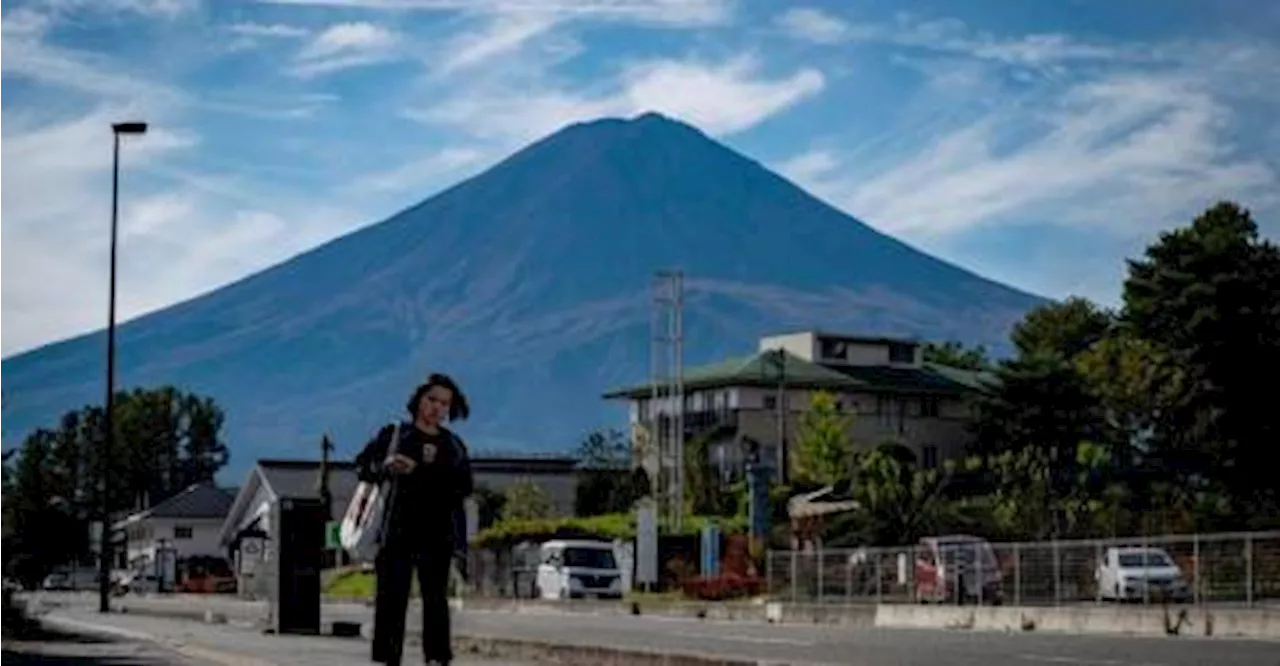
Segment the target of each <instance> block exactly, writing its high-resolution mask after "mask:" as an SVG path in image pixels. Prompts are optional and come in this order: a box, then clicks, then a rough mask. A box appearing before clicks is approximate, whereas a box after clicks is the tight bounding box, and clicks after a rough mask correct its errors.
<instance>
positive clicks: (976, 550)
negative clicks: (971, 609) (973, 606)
mask: <svg viewBox="0 0 1280 666" xmlns="http://www.w3.org/2000/svg"><path fill="white" fill-rule="evenodd" d="M981 543H982V542H979V541H975V542H973V568H974V574H975V575H976V577H977V580H978V606H982V592H983V588H984V587H986V586H987V562H986V560H984V559H982V548H981V547H980V544H981ZM961 594H964V591H963V590H962V591H961Z"/></svg>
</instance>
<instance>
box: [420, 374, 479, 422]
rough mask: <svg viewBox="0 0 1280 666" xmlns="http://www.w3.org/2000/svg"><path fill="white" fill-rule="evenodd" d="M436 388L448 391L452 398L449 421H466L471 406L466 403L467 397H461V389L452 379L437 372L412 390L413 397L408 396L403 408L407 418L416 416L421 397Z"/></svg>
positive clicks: (469, 414)
mask: <svg viewBox="0 0 1280 666" xmlns="http://www.w3.org/2000/svg"><path fill="white" fill-rule="evenodd" d="M437 386H439V387H440V388H443V389H448V390H449V393H451V394H453V398H452V399H451V400H450V401H449V420H450V421H465V420H467V417H469V416H471V405H470V404H468V403H467V396H465V395H463V393H462V389H460V388H458V383H457V382H455V381H453V378H452V377H450V376H449V375H445V374H440V373H438V372H433V373H431V376H429V377H427V381H426V383H425V384H422V385H421V386H419V387H418V388H416V389H414V391H413V395H411V396H409V402H407V403H405V406H404V408H405V409H407V410H408V411H409V416H410V417H416V416H417V415H418V405H419V403H421V402H422V396H424V395H426V394H427V391H430V390H431V389H433V388H435V387H437Z"/></svg>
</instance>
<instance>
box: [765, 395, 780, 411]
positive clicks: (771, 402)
mask: <svg viewBox="0 0 1280 666" xmlns="http://www.w3.org/2000/svg"><path fill="white" fill-rule="evenodd" d="M764 408H765V409H777V408H778V396H776V395H766V396H765V397H764Z"/></svg>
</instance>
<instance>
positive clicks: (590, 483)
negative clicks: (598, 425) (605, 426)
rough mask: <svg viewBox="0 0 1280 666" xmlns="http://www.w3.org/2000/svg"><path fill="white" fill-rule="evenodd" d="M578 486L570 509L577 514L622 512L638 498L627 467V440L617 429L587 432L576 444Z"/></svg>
mask: <svg viewBox="0 0 1280 666" xmlns="http://www.w3.org/2000/svg"><path fill="white" fill-rule="evenodd" d="M577 458H578V472H577V477H578V486H577V489H576V491H575V495H574V510H575V513H577V515H579V516H599V515H604V514H610V513H624V512H627V511H630V510H631V505H632V504H634V503H635V501H636V499H638V498H639V497H640V495H639V494H638V493H639V490H638V489H637V488H636V487H635V475H634V473H633V470H632V469H631V442H630V441H629V440H628V439H627V438H626V436H625V435H623V434H622V433H621V432H619V431H617V430H600V431H595V432H592V433H589V434H588V435H587V436H586V437H585V438H583V440H582V442H581V443H580V444H579V445H578V451H577Z"/></svg>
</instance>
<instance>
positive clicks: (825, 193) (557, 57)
mask: <svg viewBox="0 0 1280 666" xmlns="http://www.w3.org/2000/svg"><path fill="white" fill-rule="evenodd" d="M3 12H4V13H3V40H2V41H0V44H2V45H3V57H2V58H0V64H2V68H3V92H4V95H3V144H2V145H3V162H4V165H5V166H7V167H8V169H7V170H5V171H4V177H3V220H4V226H3V241H4V243H3V282H2V284H3V316H4V320H5V321H7V322H8V323H9V326H8V327H5V328H4V336H3V353H4V354H5V355H8V354H10V353H14V352H17V351H21V350H24V349H29V348H31V347H34V346H37V345H39V344H42V343H45V342H49V341H53V340H56V339H60V338H64V337H67V336H70V335H74V334H78V333H82V332H86V331H89V330H93V329H95V328H98V327H99V326H100V324H101V322H102V320H103V316H104V312H105V307H106V303H105V301H106V297H105V291H106V289H105V275H106V240H107V238H106V230H107V222H108V217H107V215H108V201H109V199H108V197H109V193H110V173H109V169H110V131H109V129H108V127H109V123H110V122H112V121H114V120H119V119H130V118H141V119H145V120H147V121H149V122H150V123H151V124H152V128H153V129H152V131H151V132H150V133H149V134H148V135H147V136H145V137H141V138H136V139H131V140H129V141H128V143H127V145H126V146H125V147H124V177H123V184H122V187H123V190H124V194H123V198H122V224H123V226H122V237H121V238H122V241H121V257H122V264H121V276H120V298H121V301H120V307H121V313H122V315H123V316H126V317H127V316H134V315H137V314H140V313H143V312H146V311H149V310H153V309H156V308H159V307H163V306H165V305H168V304H171V303H174V302H176V301H180V300H183V299H185V298H189V297H191V296H194V295H196V294H199V293H201V292H204V291H207V290H209V289H212V288H215V287H217V286H219V285H222V284H225V283H227V282H229V281H232V280H234V279H236V278H239V277H242V276H244V275H246V274H248V273H250V272H253V271H255V270H258V269H261V268H265V267H267V266H270V265H272V264H274V263H277V262H279V261H281V260H283V259H286V258H288V257H290V256H292V255H294V254H296V253H298V252H299V251H302V250H304V249H306V248H309V247H312V246H314V245H316V244H317V243H320V242H323V241H325V240H327V239H330V238H333V237H335V236H337V235H341V234H343V233H347V232H349V231H352V230H354V229H356V228H359V227H361V226H364V225H367V224H369V223H371V222H375V221H377V220H379V219H382V218H384V217H386V216H387V215H389V214H391V213H393V212H395V211H396V210H398V209H400V208H402V207H404V206H406V205H409V204H412V203H415V202H417V201H419V200H421V199H423V198H426V197H427V196H429V195H431V194H433V193H435V192H437V191H439V190H440V189H441V188H443V187H445V186H447V185H449V184H451V183H453V182H456V181H457V180H458V179H460V178H463V177H466V176H469V175H472V174H474V173H476V172H478V171H480V170H482V169H483V168H485V167H486V166H487V165H490V164H492V163H493V162H494V161H496V160H497V159H500V158H501V157H502V156H504V155H506V154H507V153H509V152H511V151H512V150H514V149H516V148H518V147H520V146H521V145H523V144H524V143H527V142H528V141H530V140H532V139H535V138H537V137H539V136H541V135H543V134H546V133H548V132H551V131H554V130H555V129H557V128H558V127H560V126H562V125H564V124H566V123H568V122H572V121H575V120H582V119H588V118H594V117H598V116H606V115H622V116H629V115H633V114H636V113H639V112H641V111H645V110H658V111H662V112H664V113H667V114H669V115H672V116H675V117H678V118H681V119H683V120H685V121H688V122H691V123H693V124H695V125H698V126H699V127H701V128H702V129H703V130H705V131H706V132H708V133H709V134H712V135H713V136H715V137H717V138H718V139H720V140H722V141H724V142H726V143H727V144H729V145H730V146H732V147H734V148H736V149H738V150H740V151H742V152H744V153H746V154H748V155H749V156H751V157H753V158H755V159H758V160H760V161H761V162H763V163H764V164H766V165H767V166H769V167H771V168H774V169H776V170H778V171H779V172H781V173H783V174H784V175H787V176H788V177H790V178H792V179H793V180H795V181H796V182H797V183H799V184H801V185H802V186H804V187H806V188H807V189H809V190H810V191H812V192H813V193H815V194H816V195H818V196H820V197H822V198H823V199H825V200H827V201H829V202H831V203H832V204H834V205H836V206H837V207H839V208H842V209H843V210H845V211H847V212H849V213H851V214H853V215H855V216H857V217H858V218H860V219H862V220H864V221H866V222H867V223H869V224H872V225H873V226H876V227H877V228H880V229H882V230H884V231H886V232H889V233H892V234H894V235H896V236H898V237H900V238H903V239H905V240H907V241H909V242H911V243H913V244H914V245H916V246H918V247H920V248H922V249H925V250H928V251H930V252H933V253H935V254H937V255H940V256H942V257H944V258H947V259H950V260H953V261H956V262H958V263H960V264H962V265H965V266H967V267H970V268H973V269H975V270H977V271H979V272H981V273H983V274H986V275H988V276H990V277H993V278H996V279H999V280H1002V281H1005V282H1008V283H1010V284H1013V285H1016V286H1018V287H1022V288H1025V289H1029V290H1032V291H1035V292H1039V293H1042V294H1045V295H1049V296H1055V297H1056V296H1066V295H1068V294H1081V295H1085V296H1088V297H1091V298H1095V299H1098V300H1100V301H1102V302H1104V303H1108V304H1111V303H1114V302H1115V301H1116V299H1117V297H1118V292H1119V280H1120V278H1121V276H1122V272H1123V259H1124V257H1126V256H1131V255H1134V254H1136V253H1138V252H1140V251H1141V249H1142V247H1143V246H1144V245H1145V244H1146V243H1147V242H1149V241H1150V240H1151V239H1153V238H1154V236H1155V234H1157V233H1158V232H1159V231H1160V230H1161V229H1164V228H1168V227H1170V226H1172V225H1175V224H1179V223H1183V222H1185V221H1187V220H1189V219H1190V217H1191V216H1193V215H1194V214H1195V213H1196V212H1197V211H1198V210H1200V209H1202V208H1204V207H1205V206H1207V205H1208V204H1210V203H1212V202H1213V201H1214V200H1216V199H1219V198H1234V199H1237V200H1239V201H1241V202H1242V203H1244V204H1245V205H1247V206H1249V207H1250V208H1252V209H1253V210H1254V212H1255V216H1256V217H1257V218H1258V220H1259V222H1260V224H1261V225H1262V226H1263V229H1264V231H1265V232H1266V233H1267V234H1268V235H1270V236H1273V237H1274V236H1276V232H1277V231H1280V221H1278V220H1277V213H1278V212H1280V182H1278V181H1280V123H1277V122H1276V121H1275V118H1277V117H1280V94H1278V93H1277V92H1276V91H1277V90H1280V38H1277V37H1276V35H1280V3H1265V2H1250V1H1248V0H1218V1H1217V2H1198V1H1192V0H1127V1H1126V2H1101V1H1099V2H1091V1H1084V0H1075V1H1064V2H1021V1H1013V0H1010V1H1007V2H996V1H994V0H986V1H980V0H963V1H961V0H954V1H943V0H935V1H931V2H917V3H904V2H891V1H883V2H879V1H871V0H846V1H845V2H828V3H822V2H813V3H768V2H745V1H741V2H734V1H732V0H688V1H686V2H678V1H677V0H584V1H582V2H571V1H570V0H547V1H543V2H540V1H536V0H266V1H262V2H232V1H230V0H217V1H214V0H203V1H202V0H29V1H27V2H5V3H4V10H3ZM780 223H782V222H781V221H780ZM686 270H688V271H690V272H696V270H697V267H695V266H690V267H686Z"/></svg>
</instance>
